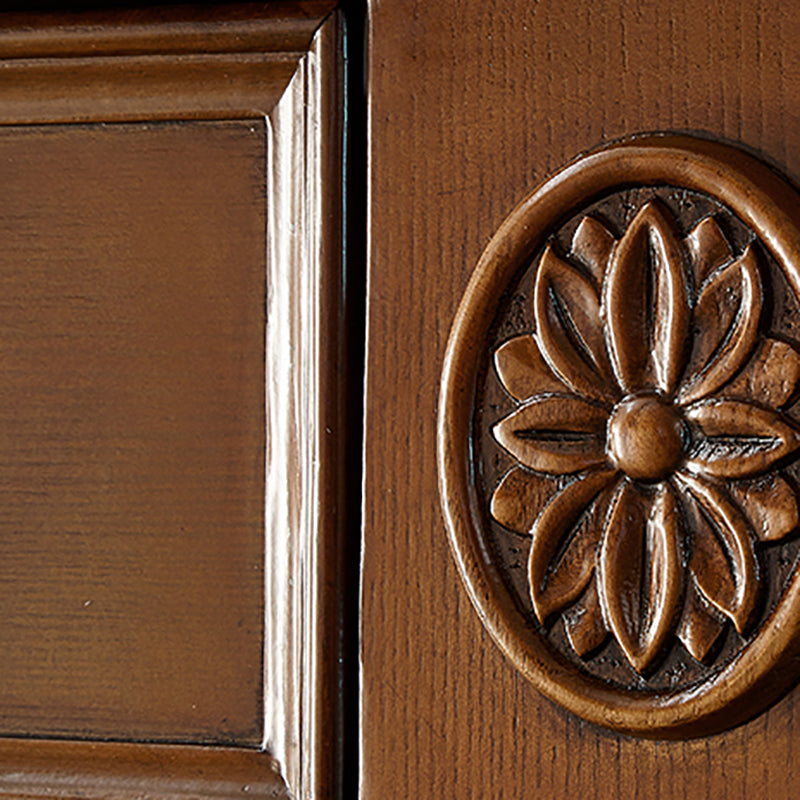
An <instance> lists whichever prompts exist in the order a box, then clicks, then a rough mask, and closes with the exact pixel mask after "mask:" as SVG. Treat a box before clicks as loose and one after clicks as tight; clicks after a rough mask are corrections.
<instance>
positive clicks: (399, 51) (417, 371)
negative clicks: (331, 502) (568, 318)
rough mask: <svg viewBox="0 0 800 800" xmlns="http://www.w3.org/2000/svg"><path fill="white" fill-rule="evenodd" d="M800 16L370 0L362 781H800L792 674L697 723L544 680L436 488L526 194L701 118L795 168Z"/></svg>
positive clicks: (478, 785)
mask: <svg viewBox="0 0 800 800" xmlns="http://www.w3.org/2000/svg"><path fill="white" fill-rule="evenodd" d="M795 17H796V15H794V14H793V13H791V12H790V11H789V10H788V9H787V8H786V6H785V4H782V3H778V2H767V1H766V0H765V1H764V2H761V3H758V4H752V3H728V2H726V3H716V2H701V3H699V4H698V3H669V4H663V3H662V4H644V5H643V4H641V3H633V2H630V3H629V2H624V1H622V0H615V1H614V2H601V3H600V4H596V3H595V4H593V5H592V6H591V7H588V6H585V7H581V8H577V7H576V6H575V5H574V4H563V3H560V4H559V3H546V2H545V3H536V4H530V3H527V2H509V3H505V2H504V3H499V2H498V3H493V2H490V3H477V2H474V3H473V2H468V3H449V2H439V3H436V4H435V5H424V4H415V3H397V4H381V3H376V4H373V6H372V9H371V20H370V25H371V38H370V43H371V48H372V50H371V57H370V76H371V84H370V111H371V136H372V146H371V151H370V158H371V168H372V176H371V184H370V188H371V197H372V204H371V243H370V255H369V257H370V267H369V269H370V291H369V332H368V337H369V340H368V363H367V390H366V399H367V409H366V445H365V454H366V455H365V457H366V462H365V501H364V503H365V529H364V564H363V608H364V612H363V613H364V621H363V655H362V658H363V684H362V685H363V694H362V698H363V711H362V718H363V732H362V737H363V738H362V742H363V745H362V747H363V764H362V781H363V793H364V796H365V797H376V798H378V797H386V796H413V797H459V798H470V797H472V798H483V797H508V798H511V797H527V796H537V797H552V798H562V797H571V796H576V795H578V796H584V797H587V798H618V797H636V796H639V797H659V798H682V797H692V798H704V797H708V798H711V797H713V798H745V797H755V796H760V795H762V794H767V795H769V796H770V797H779V798H789V797H793V796H794V795H795V794H796V783H797V780H798V778H799V777H800V776H798V773H797V766H796V752H795V751H796V740H797V731H796V726H795V723H794V716H795V714H794V709H795V706H796V693H792V694H790V695H789V696H787V697H786V698H785V699H783V700H782V701H780V702H779V703H778V704H777V705H775V706H774V707H773V708H772V709H770V710H769V711H767V712H766V713H765V714H762V715H760V716H758V717H757V718H756V719H755V720H753V721H752V722H750V723H748V724H746V725H743V726H741V727H739V728H736V729H734V730H732V731H729V732H728V733H725V734H722V735H718V736H714V737H710V738H703V739H698V740H695V741H691V742H685V741H678V742H648V741H641V740H634V739H632V738H627V737H625V736H622V735H612V734H609V733H607V732H605V731H601V730H599V729H597V728H594V727H592V726H591V725H587V724H586V723H584V722H581V721H579V720H578V719H576V718H575V717H572V716H570V715H568V714H567V713H565V712H563V711H561V710H559V709H557V708H556V707H555V706H553V705H551V704H550V703H549V702H548V701H547V700H545V699H543V698H542V697H541V696H540V695H539V694H538V693H537V692H536V690H535V689H534V688H533V687H531V686H530V685H529V684H528V683H527V681H526V680H525V679H524V678H523V677H522V676H521V675H519V674H518V673H517V672H516V670H515V669H514V667H513V666H512V665H511V664H510V663H509V662H507V661H506V660H505V659H504V657H503V656H502V654H501V653H500V652H499V650H498V649H497V648H495V646H494V645H493V643H492V641H491V639H490V637H489V636H488V635H487V634H486V632H485V631H483V629H482V628H481V625H480V621H479V619H478V618H477V616H476V615H475V614H474V613H473V612H472V610H471V608H470V604H469V602H468V599H467V596H466V594H465V593H464V591H463V589H462V588H461V586H460V583H459V579H458V575H457V570H456V568H455V564H454V563H453V561H452V558H451V555H450V553H449V550H448V547H447V544H446V534H445V529H444V525H443V522H442V520H441V516H440V512H439V509H438V507H437V498H436V495H435V492H433V490H432V486H433V483H434V481H435V474H436V466H435V453H434V448H433V437H434V435H435V434H434V431H435V426H436V422H435V413H436V403H437V395H438V391H439V375H440V373H441V369H442V365H443V359H444V352H445V340H446V335H447V331H448V330H449V328H450V326H451V324H452V321H453V319H454V316H455V313H456V309H457V306H458V303H459V301H460V298H461V297H462V295H463V293H464V291H465V289H466V286H467V283H468V280H469V277H470V275H471V274H472V271H473V269H474V267H475V265H476V264H477V262H478V259H479V257H480V254H481V252H482V251H483V250H484V248H485V246H486V244H487V242H488V241H489V239H490V237H491V236H492V235H493V233H494V232H495V231H496V230H497V229H498V228H499V226H500V224H501V222H502V221H503V220H504V219H505V218H506V217H507V216H508V214H509V212H510V211H511V209H512V208H513V207H514V206H515V205H516V204H517V203H518V202H519V201H520V200H521V199H522V198H523V197H525V196H526V195H527V194H528V193H529V192H530V191H531V190H532V189H533V188H534V187H535V186H536V185H537V184H539V183H540V182H541V181H542V180H543V179H544V178H545V177H547V176H548V175H551V174H553V173H554V172H555V170H556V169H557V168H558V167H560V166H561V165H562V164H564V163H566V162H567V161H569V160H570V159H572V158H574V157H575V156H576V155H578V154H580V153H581V152H584V151H587V150H589V149H592V148H594V147H596V146H598V145H600V144H602V143H604V142H608V141H610V140H613V139H615V138H618V137H622V136H626V135H629V134H632V133H636V132H641V131H656V130H659V131H675V130H677V131H687V132H690V131H693V132H701V133H703V134H705V135H708V136H710V137H712V138H719V139H722V140H727V141H730V142H733V143H737V144H740V145H742V146H743V147H745V148H746V149H751V150H754V151H756V152H757V153H758V154H759V155H760V156H761V157H762V158H764V159H765V160H766V161H767V162H768V163H770V164H772V165H777V166H778V167H779V168H780V169H782V170H784V171H785V172H786V173H788V175H789V177H790V178H792V179H796V177H797V175H798V174H800V160H798V157H797V153H798V152H800V151H798V149H797V145H798V141H797V134H796V132H795V129H794V128H793V127H792V125H791V118H792V117H791V115H792V108H794V107H795V106H796V105H797V104H798V102H800V93H798V89H797V87H798V85H800V83H798V79H800V62H799V61H798V60H797V58H796V57H795V53H794V49H793V45H792V42H793V41H794V40H795V39H796V37H797V35H799V34H800V31H799V30H798V29H797V20H796V18H795Z"/></svg>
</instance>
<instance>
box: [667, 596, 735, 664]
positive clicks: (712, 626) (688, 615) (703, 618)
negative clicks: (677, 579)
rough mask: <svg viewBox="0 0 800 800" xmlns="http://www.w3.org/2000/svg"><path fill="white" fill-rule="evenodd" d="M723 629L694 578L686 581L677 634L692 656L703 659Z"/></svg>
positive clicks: (722, 623)
mask: <svg viewBox="0 0 800 800" xmlns="http://www.w3.org/2000/svg"><path fill="white" fill-rule="evenodd" d="M724 629H725V622H724V621H723V620H721V619H719V617H718V616H717V614H716V612H715V611H714V610H713V609H712V607H711V606H710V605H709V603H708V601H707V600H706V599H705V598H704V597H703V595H702V594H701V593H700V591H699V590H698V588H697V586H696V585H695V582H694V580H689V581H687V582H686V600H685V602H684V606H683V614H682V616H681V621H680V623H679V625H678V630H677V634H678V638H679V639H680V640H681V642H683V646H684V647H685V648H686V649H687V650H688V651H689V652H690V653H691V654H692V658H694V659H695V660H697V661H705V660H706V658H707V657H708V655H709V653H710V652H711V649H712V648H713V647H714V644H715V643H716V642H717V641H718V639H719V637H720V634H721V633H722V631H723V630H724Z"/></svg>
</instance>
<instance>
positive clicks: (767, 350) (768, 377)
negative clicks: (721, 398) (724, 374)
mask: <svg viewBox="0 0 800 800" xmlns="http://www.w3.org/2000/svg"><path fill="white" fill-rule="evenodd" d="M798 381H800V353H798V352H797V350H796V349H795V348H794V347H792V345H790V344H787V343H786V342H782V341H780V340H779V339H765V340H763V341H762V342H761V343H760V344H759V345H758V348H757V350H756V352H755V355H753V357H752V358H751V359H750V362H749V363H748V364H747V365H746V366H745V367H744V369H743V370H742V372H741V373H740V374H739V375H737V376H736V377H735V378H734V379H733V381H732V382H731V383H730V384H729V385H728V387H727V388H726V389H725V394H726V395H728V396H730V397H743V398H745V399H747V400H752V401H753V402H755V403H760V404H761V405H765V406H772V408H780V407H781V406H782V405H784V404H785V403H787V402H788V401H789V399H790V398H791V397H792V395H793V394H794V392H795V389H796V388H797V384H798Z"/></svg>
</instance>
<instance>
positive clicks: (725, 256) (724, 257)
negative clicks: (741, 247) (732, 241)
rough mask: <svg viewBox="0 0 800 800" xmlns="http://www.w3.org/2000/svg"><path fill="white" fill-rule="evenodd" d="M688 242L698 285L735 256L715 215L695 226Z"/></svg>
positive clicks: (688, 237) (687, 239) (687, 238)
mask: <svg viewBox="0 0 800 800" xmlns="http://www.w3.org/2000/svg"><path fill="white" fill-rule="evenodd" d="M686 244H687V246H688V248H689V253H690V255H691V257H692V264H694V279H695V283H696V285H697V286H700V285H701V284H702V283H703V281H705V279H706V278H707V277H708V276H709V275H710V274H711V273H712V272H713V271H714V270H715V269H717V268H718V267H721V266H722V265H723V264H724V263H725V262H726V261H730V260H731V259H732V258H733V251H732V250H731V246H730V245H729V244H728V240H727V239H726V238H725V234H724V233H723V232H722V231H721V230H720V227H719V225H717V223H716V220H715V219H714V217H706V218H705V219H703V220H700V222H698V223H697V225H695V226H694V228H693V229H692V231H691V233H690V234H689V235H688V236H687V237H686Z"/></svg>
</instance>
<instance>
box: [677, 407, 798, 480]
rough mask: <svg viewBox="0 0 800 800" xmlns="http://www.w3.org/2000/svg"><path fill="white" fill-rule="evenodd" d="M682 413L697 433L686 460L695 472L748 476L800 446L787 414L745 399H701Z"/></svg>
mask: <svg viewBox="0 0 800 800" xmlns="http://www.w3.org/2000/svg"><path fill="white" fill-rule="evenodd" d="M685 416H686V419H687V420H689V422H690V423H694V425H695V426H696V428H697V432H698V433H699V436H696V437H695V443H694V446H693V447H692V450H691V452H690V453H689V458H688V459H687V461H686V465H687V467H688V468H689V469H691V470H693V471H695V472H704V473H706V474H707V475H713V476H718V477H723V478H749V477H752V476H754V475H758V474H759V473H762V472H765V471H766V470H768V469H769V468H770V467H772V466H773V465H774V464H775V463H776V462H777V461H779V460H780V459H782V458H785V457H786V456H788V455H790V454H791V453H793V452H795V450H797V449H798V447H800V431H798V430H797V429H796V428H795V427H794V426H793V425H791V424H790V423H789V421H788V420H787V419H786V417H783V416H781V415H780V414H779V413H777V412H775V411H770V410H769V409H766V408H761V407H760V406H755V405H752V404H751V403H748V402H746V401H744V400H707V401H700V402H699V403H695V404H694V405H691V406H689V407H688V408H686V409H685Z"/></svg>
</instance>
